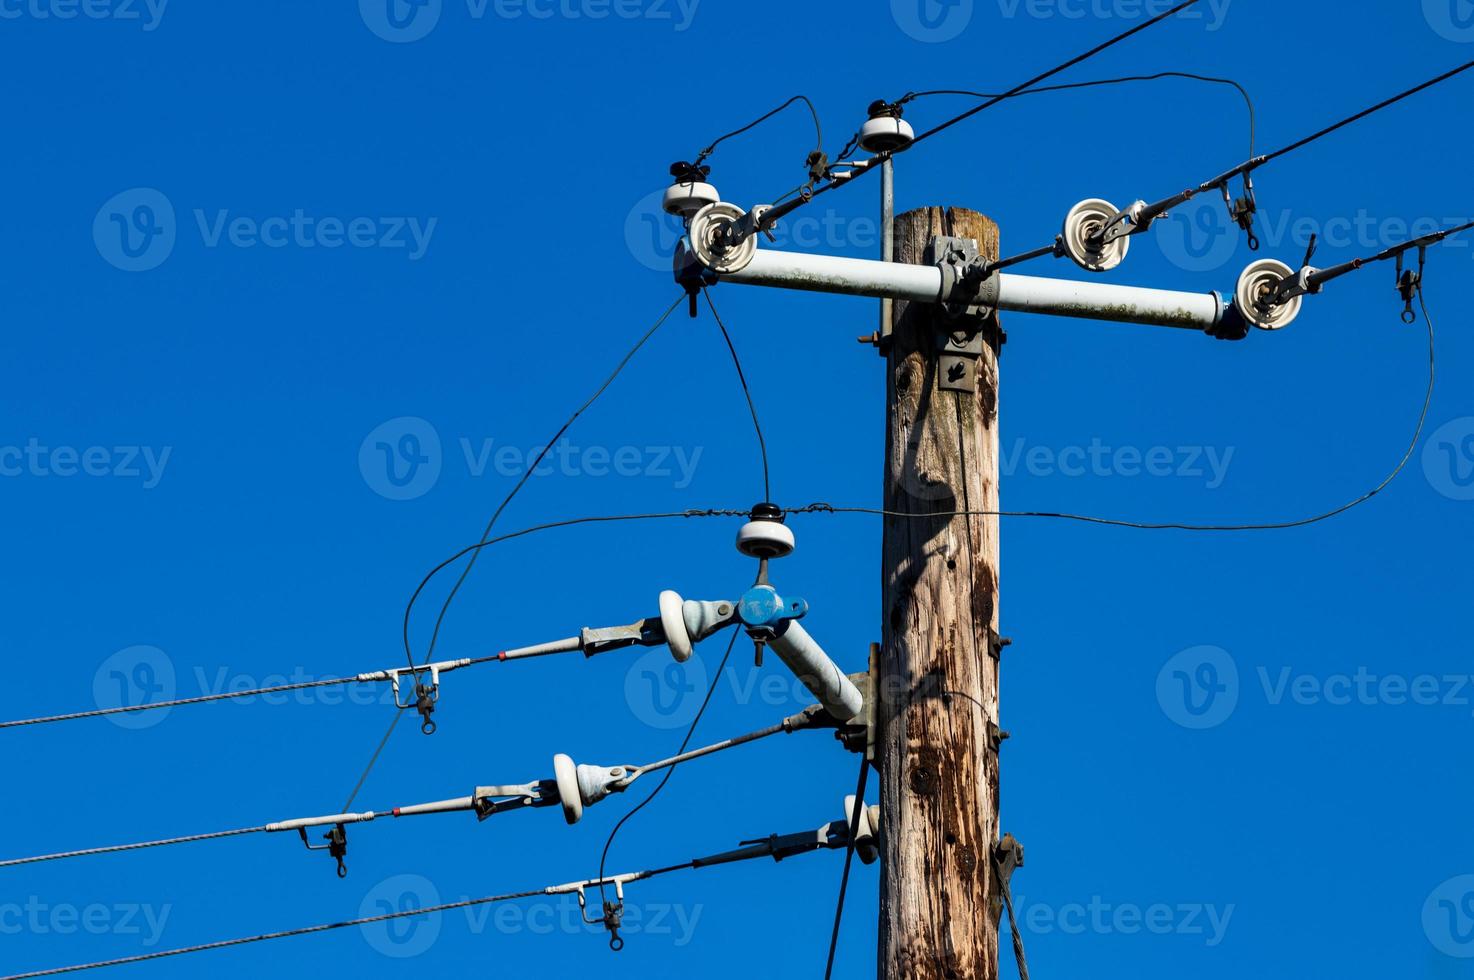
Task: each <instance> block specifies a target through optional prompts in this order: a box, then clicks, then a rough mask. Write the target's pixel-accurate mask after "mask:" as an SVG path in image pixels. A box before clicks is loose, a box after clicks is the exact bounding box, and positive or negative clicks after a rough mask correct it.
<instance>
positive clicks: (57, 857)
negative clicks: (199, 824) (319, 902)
mask: <svg viewBox="0 0 1474 980" xmlns="http://www.w3.org/2000/svg"><path fill="white" fill-rule="evenodd" d="M265 832H266V825H265V824H262V825H261V826H260V827H242V828H241V829H239V830H218V831H216V832H215V833H212V834H190V835H189V836H188V837H170V838H168V839H167V840H150V841H144V842H142V843H139V844H112V845H110V846H108V847H89V848H86V849H85V850H80V851H61V852H59V853H56V854H38V855H36V856H35V857H24V858H11V859H10V860H8V861H0V868H14V867H17V866H19V865H22V864H38V863H40V862H42V861H62V860H65V859H67V858H78V857H92V856H93V855H97V854H117V853H119V852H121V851H141V850H144V849H145V848H150V847H168V846H171V845H173V844H194V843H196V842H198V841H207V840H219V839H220V838H222V837H239V836H241V835H242V834H262V833H265Z"/></svg>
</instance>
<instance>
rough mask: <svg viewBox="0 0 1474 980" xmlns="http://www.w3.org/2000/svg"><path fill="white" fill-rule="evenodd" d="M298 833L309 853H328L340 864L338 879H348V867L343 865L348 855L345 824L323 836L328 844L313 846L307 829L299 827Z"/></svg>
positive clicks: (335, 826) (338, 825)
mask: <svg viewBox="0 0 1474 980" xmlns="http://www.w3.org/2000/svg"><path fill="white" fill-rule="evenodd" d="M297 833H298V834H299V835H301V837H302V844H303V845H304V846H305V847H306V848H307V849H308V850H309V851H327V852H328V855H329V856H330V857H333V858H336V859H337V862H338V877H339V878H346V877H348V866H347V865H346V864H344V863H343V858H344V857H345V856H347V854H348V828H347V827H345V826H344V825H343V824H335V825H334V826H333V829H332V830H330V831H328V832H327V833H326V834H324V835H323V840H325V841H327V843H326V844H313V843H312V841H310V840H308V838H307V828H306V827H298V828H297Z"/></svg>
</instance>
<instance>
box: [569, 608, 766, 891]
mask: <svg viewBox="0 0 1474 980" xmlns="http://www.w3.org/2000/svg"><path fill="white" fill-rule="evenodd" d="M740 635H741V633H740V631H739V630H735V629H734V630H733V631H732V639H731V640H730V641H728V643H727V652H726V653H724V654H722V662H721V663H720V664H718V665H717V669H716V673H714V674H712V675H711V684H710V685H709V686H708V687H707V689H706V697H705V698H703V699H702V701H701V707H700V708H698V709H697V711H696V717H695V718H692V719H691V726H690V727H689V728H687V729H686V737H685V738H683V739H681V747H680V748H679V749H677V750H676V752H675V754H676V755H680V754H681V753H682V752H685V751H686V746H688V745H690V744H691V738H692V736H694V735H695V734H696V726H697V725H699V724H701V716H702V715H704V714H706V706H707V705H708V704H710V703H711V696H712V695H713V694H715V693H716V690H717V682H718V681H720V680H721V679H722V671H724V670H726V669H727V660H728V659H729V658H730V657H731V656H732V650H733V648H735V647H736V646H737V637H738V636H740ZM677 765H679V763H678V764H677ZM675 774H676V766H671V767H670V768H669V769H667V770H666V771H665V775H664V776H662V777H661V778H660V782H659V783H657V784H656V785H655V788H654V789H653V790H651V791H650V795H649V796H647V797H645V798H644V799H643V800H641V801H640V802H639V803H637V804H636V805H635V807H634V808H633V809H632V810H630V811H629V812H628V813H626V814H625V815H624V816H622V817H620V818H619V822H618V823H616V824H615V825H614V829H613V830H611V831H609V839H608V840H606V841H604V851H603V853H601V854H600V855H599V875H598V876H599V878H600V879H601V880H602V879H603V877H604V864H605V862H606V861H608V860H609V848H610V847H612V846H613V845H614V838H615V837H617V836H619V831H620V828H622V827H623V826H624V825H625V824H626V823H628V822H629V820H630V818H631V817H633V816H634V815H635V814H637V813H639V812H640V811H641V810H643V809H645V807H647V806H649V805H650V802H651V801H652V800H654V799H655V797H657V796H659V795H660V791H661V790H663V789H665V784H666V783H668V782H670V778H671V777H672V776H674V775H675ZM604 897H605V896H604V885H603V884H600V885H599V900H600V901H601V902H602V901H603V900H604Z"/></svg>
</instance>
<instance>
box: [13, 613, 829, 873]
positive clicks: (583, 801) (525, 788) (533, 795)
mask: <svg viewBox="0 0 1474 980" xmlns="http://www.w3.org/2000/svg"><path fill="white" fill-rule="evenodd" d="M737 636H738V634H737V633H734V634H733V637H732V640H733V642H732V644H729V645H728V647H727V656H728V657H730V656H731V653H732V646H733V645H735V643H736V638H737ZM726 665H727V657H723V658H722V663H721V666H720V667H719V668H718V670H717V674H716V677H714V678H713V680H712V683H711V687H710V688H709V689H708V691H707V693H706V700H705V701H703V702H702V705H701V710H700V711H698V712H697V715H696V719H695V720H694V721H693V722H692V723H691V728H690V730H689V731H688V732H687V734H686V739H685V740H684V741H683V742H682V743H681V747H680V750H679V751H677V753H676V754H675V755H673V756H668V757H666V758H663V759H657V760H655V761H654V762H647V763H644V764H643V765H626V766H620V767H618V772H617V773H616V772H613V771H611V773H610V775H609V778H607V779H606V780H604V782H603V783H602V784H601V785H600V787H599V792H598V793H593V791H588V792H587V793H586V792H585V790H583V789H582V788H580V789H579V790H578V799H577V800H574V799H571V798H565V797H564V796H563V795H562V794H561V790H557V791H555V790H553V789H552V788H551V787H553V786H556V785H557V782H556V779H557V777H555V778H554V779H553V780H547V779H542V780H532V781H530V782H526V783H516V784H505V783H504V784H494V785H489V786H478V787H477V789H476V791H475V792H474V793H472V794H471V795H470V796H460V797H454V798H452V799H446V800H435V801H431V802H429V803H416V804H412V805H409V806H397V807H393V808H392V809H388V810H368V811H365V812H363V813H346V812H345V813H333V814H327V815H324V816H316V817H293V818H290V819H287V820H279V821H275V822H273V823H268V824H262V825H260V826H257V827H245V828H241V829H238V830H225V831H218V832H215V833H207V834H190V835H187V836H183V837H170V838H166V839H163V840H152V841H143V842H141V843H135V844H112V845H107V846H104V847H90V848H85V849H81V850H72V851H60V852H57V853H54V854H38V855H34V856H31V857H23V858H12V859H9V860H5V861H0V868H9V867H16V866H19V865H24V864H39V863H41V862H46V861H61V860H66V859H70V858H79V857H93V856H97V855H101V854H116V853H119V852H123V851H136V850H143V849H145V848H155V847H168V846H172V845H176V844H192V843H196V842H198V841H207V840H216V839H219V838H223V837H238V836H242V835H245V834H257V833H267V834H271V833H283V832H287V831H299V832H300V833H301V834H302V839H303V841H304V842H305V841H306V840H307V837H306V831H307V830H308V829H310V828H313V827H331V826H338V827H342V826H343V825H346V824H363V823H373V822H375V821H377V820H379V819H380V818H381V817H392V818H394V819H396V820H397V819H399V818H401V817H418V816H427V815H430V814H445V813H458V812H464V811H472V812H475V813H476V815H477V816H478V817H479V818H481V819H483V820H484V819H486V818H487V817H490V816H492V815H494V814H497V813H501V812H504V811H507V810H513V809H522V808H526V807H532V808H542V807H550V806H554V805H556V804H563V805H564V807H565V813H571V814H572V815H571V816H570V817H569V820H570V822H576V821H577V820H578V819H579V817H580V816H581V813H582V809H581V808H582V807H586V806H592V805H593V804H594V803H597V802H599V801H600V800H602V799H604V798H606V797H607V796H609V795H610V794H613V793H623V792H625V791H626V790H628V789H629V787H630V786H632V785H634V783H635V782H636V781H637V780H639V779H641V778H642V777H644V776H647V775H649V774H650V773H653V772H659V771H661V770H665V776H664V778H663V779H662V780H661V781H660V784H659V785H658V786H656V788H655V790H654V792H652V793H651V794H650V796H649V797H647V798H646V799H645V800H644V802H642V803H641V804H640V805H639V806H637V807H635V808H634V810H632V811H630V812H629V813H627V814H626V815H625V817H624V819H623V820H621V821H620V822H619V825H616V827H615V829H614V833H617V832H618V831H619V827H620V826H622V825H623V824H624V822H625V821H626V820H628V819H629V818H630V817H632V816H634V815H635V813H638V812H639V811H640V810H641V809H642V808H643V807H644V806H645V804H647V803H649V802H650V800H652V799H654V797H655V796H656V795H657V794H659V793H660V791H661V790H662V789H664V788H665V784H666V783H667V782H669V781H670V778H671V775H672V774H673V773H674V772H675V770H676V767H677V766H679V765H680V764H681V763H684V762H692V761H695V760H697V759H704V758H707V757H709V756H713V755H716V754H718V753H721V752H727V751H730V750H732V749H736V748H741V747H742V746H744V745H749V744H751V743H753V742H756V741H759V740H761V739H765V738H771V737H772V736H774V735H779V734H788V735H792V734H794V733H796V732H801V731H807V730H811V729H816V728H824V727H827V725H826V717H827V716H825V715H824V714H823V712H822V709H821V706H820V705H813V706H811V707H810V708H808V709H806V710H804V711H802V712H799V713H797V714H794V715H790V716H788V717H787V718H784V719H783V720H782V721H779V722H777V723H776V724H772V725H768V726H767V727H766V728H760V729H758V730H757V731H753V732H747V733H746V734H744V735H738V736H735V737H733V738H726V739H722V740H721V741H720V742H713V743H712V744H710V745H704V746H702V747H701V748H698V749H688V746H689V745H690V742H691V735H692V734H693V733H694V732H695V730H696V724H697V723H698V722H700V720H701V715H702V714H703V713H705V711H706V705H707V703H709V702H710V701H711V696H712V693H713V692H714V691H715V690H716V685H717V680H718V679H719V678H720V676H721V671H722V670H724V669H725V668H726ZM829 724H832V721H830V722H829ZM557 766H558V763H557V762H556V761H555V762H554V769H555V771H556V769H557ZM613 841H614V834H613V833H611V834H610V837H609V842H608V843H606V844H605V850H604V854H605V857H607V855H608V851H609V844H612V843H613ZM603 873H604V868H603V858H601V859H600V868H599V874H600V876H602V875H603Z"/></svg>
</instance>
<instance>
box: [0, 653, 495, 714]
mask: <svg viewBox="0 0 1474 980" xmlns="http://www.w3.org/2000/svg"><path fill="white" fill-rule="evenodd" d="M501 659H505V658H503V657H501V656H499V655H492V656H489V657H468V658H465V659H462V660H447V661H443V662H441V663H438V664H433V665H427V666H426V667H418V668H414V669H413V675H415V676H417V675H418V674H421V673H424V672H426V671H427V670H428V669H429V667H430V666H433V667H435V668H436V670H437V671H438V672H440V673H449V672H450V671H452V670H459V669H461V668H462V667H474V666H477V665H479V664H485V663H494V662H496V661H498V660H501ZM409 673H411V670H410V669H408V668H403V667H401V668H398V669H391V670H377V671H371V672H367V673H362V674H355V675H354V676H352V677H329V678H324V679H323V680H317V681H299V682H297V683H295V684H277V685H275V686H273V687H257V688H252V689H251V690H248V691H227V692H224V693H221V694H203V695H200V696H198V697H190V698H175V699H174V700H172V701H152V702H149V703H148V704H129V705H122V706H120V707H116V708H97V709H94V710H89V711H73V712H70V713H68V714H61V715H47V716H45V717H41V718H26V719H23V720H20V721H0V728H20V727H23V726H26V725H46V724H50V723H52V722H58V721H77V720H79V719H82V718H100V717H103V716H105V715H117V714H125V713H128V712H133V711H155V710H159V709H162V708H177V707H180V706H181V705H190V704H205V703H208V702H210V701H226V700H232V699H236V698H252V697H257V696H260V695H265V694H282V693H285V692H287V691H305V690H310V689H312V688H317V687H332V686H335V685H343V684H376V683H383V682H385V681H393V682H395V684H396V687H397V679H398V678H399V677H400V676H401V675H404V674H409Z"/></svg>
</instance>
